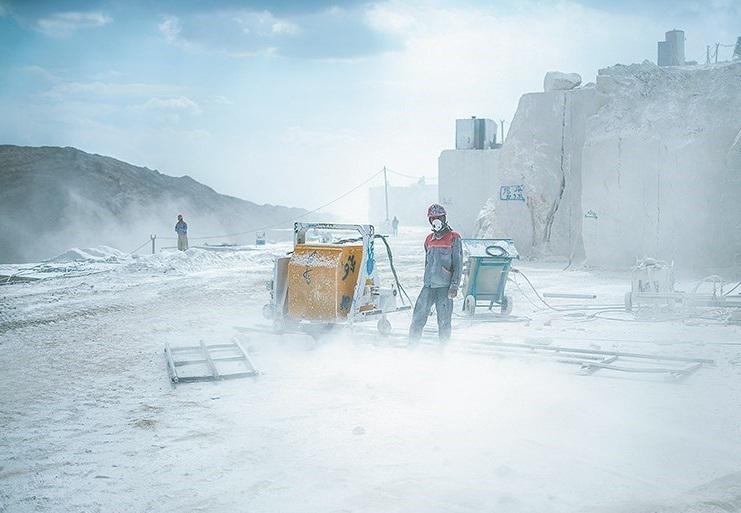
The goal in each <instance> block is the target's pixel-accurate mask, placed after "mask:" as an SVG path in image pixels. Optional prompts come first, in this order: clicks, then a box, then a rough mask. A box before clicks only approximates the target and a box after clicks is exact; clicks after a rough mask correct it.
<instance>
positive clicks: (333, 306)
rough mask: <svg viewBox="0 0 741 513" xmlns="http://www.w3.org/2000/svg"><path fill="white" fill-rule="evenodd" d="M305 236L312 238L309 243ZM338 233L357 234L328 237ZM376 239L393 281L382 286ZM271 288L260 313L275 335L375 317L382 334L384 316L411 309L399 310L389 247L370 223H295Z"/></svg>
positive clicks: (386, 328) (399, 289)
mask: <svg viewBox="0 0 741 513" xmlns="http://www.w3.org/2000/svg"><path fill="white" fill-rule="evenodd" d="M308 232H311V234H312V235H314V237H313V240H310V242H307V233H308ZM337 232H354V234H357V235H358V236H355V235H354V234H353V235H354V236H353V237H351V238H346V239H341V240H334V239H333V238H332V237H331V236H329V234H331V233H337ZM317 234H318V235H317ZM379 238H380V239H381V240H383V242H384V244H385V245H386V250H387V252H388V257H389V264H390V266H391V272H392V273H393V276H394V281H395V283H393V284H392V285H391V286H390V287H386V288H384V287H381V284H380V280H379V276H378V272H377V269H376V258H375V254H374V241H375V240H376V239H379ZM329 240H331V242H327V241H329ZM269 289H270V298H271V301H270V303H269V304H267V305H265V307H264V308H263V314H264V315H265V317H267V318H271V319H273V327H274V329H275V330H276V331H285V330H290V329H292V328H296V329H300V328H301V326H302V325H305V324H324V325H334V324H352V323H354V322H359V321H366V320H371V319H377V327H378V330H379V331H380V332H381V334H384V335H386V334H388V333H389V332H390V331H391V324H390V323H389V321H388V319H387V314H389V313H392V312H398V311H401V310H408V309H410V308H411V307H410V306H409V305H403V304H402V306H398V307H397V303H396V299H397V296H398V295H399V293H400V292H401V293H404V289H403V288H402V287H401V284H400V283H399V280H398V277H397V275H396V271H395V269H394V264H393V256H392V254H391V250H390V248H389V246H388V243H387V242H386V239H385V237H383V236H381V235H376V234H375V230H374V228H373V226H372V225H362V224H333V223H296V224H295V225H294V247H293V252H292V253H290V256H285V257H279V258H276V260H275V266H274V269H273V279H272V281H271V282H270V283H269ZM402 303H403V300H402Z"/></svg>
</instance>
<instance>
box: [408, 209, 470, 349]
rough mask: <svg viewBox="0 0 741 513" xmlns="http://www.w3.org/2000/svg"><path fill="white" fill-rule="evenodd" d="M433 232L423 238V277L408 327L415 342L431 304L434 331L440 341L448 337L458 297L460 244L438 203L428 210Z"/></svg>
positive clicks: (461, 252) (456, 233) (461, 258)
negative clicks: (435, 315)
mask: <svg viewBox="0 0 741 513" xmlns="http://www.w3.org/2000/svg"><path fill="white" fill-rule="evenodd" d="M427 219H428V221H429V222H430V226H431V227H432V233H431V234H429V235H428V236H427V238H426V239H425V275H424V283H423V287H422V290H421V291H420V293H419V296H418V297H417V302H416V303H415V305H414V313H413V315H412V325H411V326H410V327H409V339H410V340H411V341H413V342H415V341H418V340H419V338H420V337H421V336H422V330H423V329H424V327H425V324H426V323H427V317H429V315H430V310H431V309H432V305H435V309H436V310H437V329H438V336H439V337H440V340H441V341H443V342H444V341H446V340H448V339H449V338H450V330H451V326H450V322H451V318H452V316H453V299H454V298H455V297H456V296H457V295H458V284H459V283H460V281H461V271H462V265H463V244H462V243H461V236H460V234H459V233H458V232H455V231H453V230H452V229H451V228H450V226H448V219H447V212H445V208H443V206H442V205H438V204H437V203H435V204H432V205H430V208H428V209H427Z"/></svg>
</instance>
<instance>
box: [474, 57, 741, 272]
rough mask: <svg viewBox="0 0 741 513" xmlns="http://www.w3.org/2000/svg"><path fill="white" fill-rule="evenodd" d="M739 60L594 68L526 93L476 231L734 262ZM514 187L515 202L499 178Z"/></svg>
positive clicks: (589, 253) (576, 248)
mask: <svg viewBox="0 0 741 513" xmlns="http://www.w3.org/2000/svg"><path fill="white" fill-rule="evenodd" d="M740 130H741V63H732V64H731V63H729V64H723V65H717V66H707V67H706V66H693V67H677V68H659V67H658V66H656V65H655V64H652V63H649V62H644V63H642V64H633V65H630V66H622V65H617V66H613V67H610V68H607V69H604V70H600V72H599V75H598V77H597V82H596V85H592V84H589V85H587V86H584V87H581V88H577V89H573V90H569V91H548V92H543V93H530V94H526V95H524V96H523V97H522V98H521V100H520V104H519V106H518V109H517V112H516V114H515V117H514V119H513V121H512V124H511V126H510V130H509V132H508V134H507V139H506V141H505V143H504V145H503V147H502V148H501V150H500V152H501V155H500V160H499V171H498V173H497V176H496V177H495V178H494V179H493V183H492V184H491V185H489V187H490V188H491V189H492V194H491V195H490V197H489V199H488V200H487V201H485V202H483V203H482V206H483V208H482V210H481V212H480V214H479V217H478V225H477V226H478V233H479V235H480V236H487V237H491V236H493V237H506V236H507V237H512V238H513V239H515V242H516V244H517V246H518V249H520V252H521V254H523V255H525V256H535V257H551V256H556V257H563V258H568V259H569V260H570V261H572V262H576V263H581V262H586V263H587V264H593V265H600V266H620V267H624V266H628V265H631V264H632V263H633V262H635V260H636V258H642V257H644V256H654V257H657V258H662V259H667V260H674V261H675V262H676V263H677V264H678V265H679V266H681V267H690V266H693V267H696V266H726V265H736V264H739V263H741V230H739V226H741V209H739V205H741V135H739V134H740ZM512 184H519V185H522V187H523V190H524V198H525V200H524V201H511V200H504V199H502V198H501V197H499V196H498V193H497V191H498V190H499V188H500V187H501V186H502V185H512Z"/></svg>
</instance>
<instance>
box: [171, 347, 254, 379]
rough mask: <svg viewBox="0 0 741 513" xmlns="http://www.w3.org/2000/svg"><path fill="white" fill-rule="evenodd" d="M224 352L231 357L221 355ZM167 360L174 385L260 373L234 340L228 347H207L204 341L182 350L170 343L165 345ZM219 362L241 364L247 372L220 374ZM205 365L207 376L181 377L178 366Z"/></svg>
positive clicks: (244, 376) (243, 376)
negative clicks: (207, 371)
mask: <svg viewBox="0 0 741 513" xmlns="http://www.w3.org/2000/svg"><path fill="white" fill-rule="evenodd" d="M224 352H231V353H232V354H227V355H224V354H220V353H224ZM165 361H166V362H167V373H168V374H169V376H170V381H172V383H174V384H177V383H194V382H199V381H218V380H224V379H236V378H246V377H250V376H257V375H258V374H259V373H258V371H257V369H256V368H255V366H254V365H253V363H252V360H250V357H249V356H248V355H247V352H246V351H245V350H244V348H243V347H242V345H241V344H240V343H239V342H238V341H237V340H232V342H231V343H229V344H211V345H207V344H204V343H203V341H201V342H200V343H199V344H198V345H197V346H181V347H171V346H170V344H168V343H166V344H165ZM219 362H241V363H242V364H243V366H244V368H245V370H243V371H236V372H221V371H219V369H218V364H219ZM203 364H205V365H206V367H207V368H208V370H209V373H208V374H200V375H187V376H182V375H180V374H178V368H179V367H184V366H187V365H203Z"/></svg>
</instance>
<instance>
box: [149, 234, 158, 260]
mask: <svg viewBox="0 0 741 513" xmlns="http://www.w3.org/2000/svg"><path fill="white" fill-rule="evenodd" d="M149 238H150V239H152V254H153V255H154V254H155V253H156V252H157V249H156V247H155V245H154V241H155V240H157V236H156V235H154V234H153V235H150V236H149Z"/></svg>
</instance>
